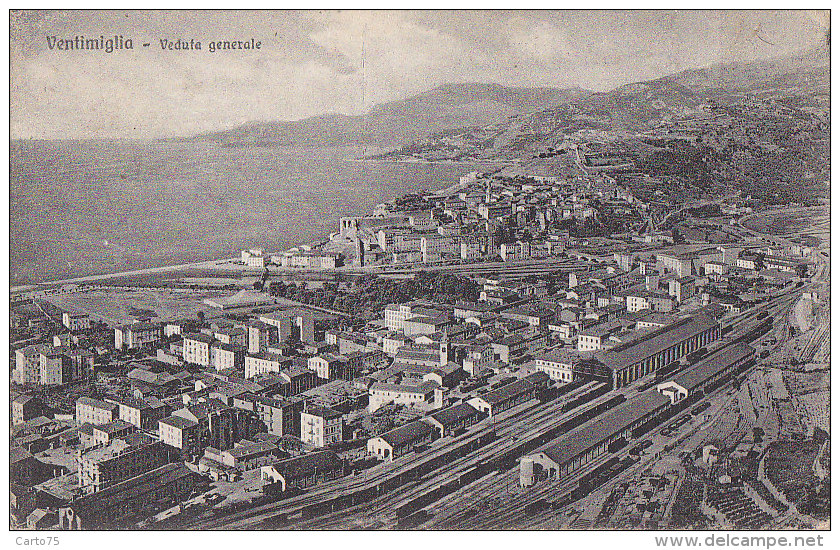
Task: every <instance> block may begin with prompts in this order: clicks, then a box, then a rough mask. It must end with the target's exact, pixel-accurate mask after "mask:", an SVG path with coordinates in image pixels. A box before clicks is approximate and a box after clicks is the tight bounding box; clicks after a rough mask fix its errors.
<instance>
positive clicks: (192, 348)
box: [183, 333, 215, 367]
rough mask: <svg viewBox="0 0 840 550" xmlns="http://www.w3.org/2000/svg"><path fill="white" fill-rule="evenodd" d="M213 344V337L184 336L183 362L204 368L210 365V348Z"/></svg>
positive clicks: (205, 335)
mask: <svg viewBox="0 0 840 550" xmlns="http://www.w3.org/2000/svg"><path fill="white" fill-rule="evenodd" d="M214 342H215V340H214V339H213V337H212V336H210V335H207V334H200V333H199V334H185V335H184V348H183V357H184V361H185V362H187V363H193V364H195V365H202V366H204V367H206V366H208V365H210V346H212V345H213V343H214Z"/></svg>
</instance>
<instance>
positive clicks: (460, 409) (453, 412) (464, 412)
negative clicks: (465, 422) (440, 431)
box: [429, 403, 478, 426]
mask: <svg viewBox="0 0 840 550" xmlns="http://www.w3.org/2000/svg"><path fill="white" fill-rule="evenodd" d="M475 414H478V409H476V408H475V407H473V406H472V405H470V404H469V403H460V404H458V405H454V406H452V407H449V408H448V409H443V410H441V411H438V412H436V413H433V414H430V415H429V416H430V417H431V418H434V419H435V420H437V421H438V422H440V423H441V424H443V425H444V426H451V425H452V424H455V423H456V422H458V421H460V420H462V419H464V418H469V417H471V416H473V415H475Z"/></svg>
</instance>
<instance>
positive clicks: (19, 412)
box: [12, 395, 44, 425]
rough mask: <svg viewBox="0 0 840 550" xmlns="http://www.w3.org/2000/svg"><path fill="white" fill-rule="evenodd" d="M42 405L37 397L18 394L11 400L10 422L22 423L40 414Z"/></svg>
mask: <svg viewBox="0 0 840 550" xmlns="http://www.w3.org/2000/svg"><path fill="white" fill-rule="evenodd" d="M43 409H44V407H43V405H42V404H41V401H40V400H39V399H38V398H37V397H33V396H31V395H19V396H17V397H15V398H14V399H13V400H12V424H14V425H18V424H23V423H24V422H26V421H27V420H32V419H33V418H35V417H38V416H40V415H41V413H42V411H43Z"/></svg>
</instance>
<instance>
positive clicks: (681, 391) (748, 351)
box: [656, 342, 755, 403]
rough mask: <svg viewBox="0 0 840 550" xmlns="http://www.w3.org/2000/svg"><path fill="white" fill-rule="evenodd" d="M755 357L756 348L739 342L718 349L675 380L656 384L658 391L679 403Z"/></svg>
mask: <svg viewBox="0 0 840 550" xmlns="http://www.w3.org/2000/svg"><path fill="white" fill-rule="evenodd" d="M754 358H755V348H753V347H752V346H749V345H747V344H744V343H741V342H739V343H737V344H734V345H732V346H727V347H725V348H723V349H722V350H720V351H717V352H715V353H713V354H712V355H710V356H709V357H707V358H705V359H703V360H702V361H700V362H698V363H697V364H696V365H694V366H693V367H692V368H691V369H689V370H687V371H686V372H684V373H682V374H680V375H679V376H677V377H676V378H674V379H673V380H669V381H667V382H662V383H661V384H657V385H656V389H657V391H659V393H661V394H662V395H664V396H666V397H669V398H670V399H671V403H678V402H680V401H682V400H683V399H686V398H687V397H689V396H694V395H700V394H702V393H704V392H705V391H706V389H707V388H709V387H711V386H713V385H714V384H715V383H717V382H718V381H719V380H721V379H722V378H724V377H726V376H727V375H729V374H731V373H732V372H734V371H736V370H737V369H739V368H741V367H742V366H744V365H745V364H747V363H749V362H750V361H751V360H753V359H754Z"/></svg>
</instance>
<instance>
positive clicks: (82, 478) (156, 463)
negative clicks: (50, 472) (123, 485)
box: [76, 434, 170, 494]
mask: <svg viewBox="0 0 840 550" xmlns="http://www.w3.org/2000/svg"><path fill="white" fill-rule="evenodd" d="M169 462H170V453H169V451H168V450H167V448H166V445H165V444H164V443H162V442H160V441H154V440H153V439H152V438H150V437H148V436H144V435H142V434H137V436H135V437H124V438H119V439H114V440H113V441H111V442H109V443H107V444H104V445H98V446H96V447H92V448H88V449H83V450H79V451H77V455H76V464H77V465H78V474H77V475H78V477H79V487H80V488H81V489H82V493H84V494H89V493H95V492H96V491H101V490H102V489H105V488H107V487H110V486H111V485H114V484H116V483H120V482H121V481H125V480H126V479H131V478H133V477H136V476H138V475H140V474H144V473H146V472H150V471H152V470H155V469H157V468H160V467H161V466H164V465H166V464H168V463H169Z"/></svg>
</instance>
